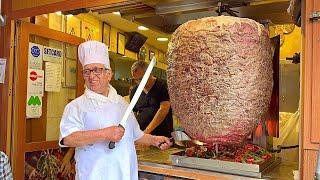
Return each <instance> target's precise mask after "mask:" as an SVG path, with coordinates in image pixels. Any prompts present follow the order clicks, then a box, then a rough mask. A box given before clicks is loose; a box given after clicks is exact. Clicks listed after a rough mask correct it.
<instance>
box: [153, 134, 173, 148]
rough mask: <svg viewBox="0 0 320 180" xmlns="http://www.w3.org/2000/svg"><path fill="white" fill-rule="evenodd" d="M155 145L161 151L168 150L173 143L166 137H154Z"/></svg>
mask: <svg viewBox="0 0 320 180" xmlns="http://www.w3.org/2000/svg"><path fill="white" fill-rule="evenodd" d="M153 139H154V140H153V145H154V146H156V147H158V148H159V149H161V150H166V149H168V148H169V147H170V146H172V142H171V141H170V139H169V138H167V137H165V136H153Z"/></svg>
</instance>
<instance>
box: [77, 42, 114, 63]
mask: <svg viewBox="0 0 320 180" xmlns="http://www.w3.org/2000/svg"><path fill="white" fill-rule="evenodd" d="M78 56H79V60H80V62H81V64H82V66H85V65H87V64H93V63H99V64H104V66H105V68H107V69H110V60H109V53H108V47H107V46H106V45H105V44H104V43H102V42H99V41H86V42H84V43H81V44H80V45H79V48H78Z"/></svg>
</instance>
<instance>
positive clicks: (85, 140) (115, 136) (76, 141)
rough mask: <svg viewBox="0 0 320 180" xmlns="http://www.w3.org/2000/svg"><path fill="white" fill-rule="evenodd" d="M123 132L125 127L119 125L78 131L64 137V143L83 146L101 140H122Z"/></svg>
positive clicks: (70, 145)
mask: <svg viewBox="0 0 320 180" xmlns="http://www.w3.org/2000/svg"><path fill="white" fill-rule="evenodd" d="M123 134H124V129H123V128H121V127H117V126H111V127H107V128H103V129H97V130H90V131H76V132H73V133H71V134H70V135H68V136H66V137H65V138H63V145H66V146H69V147H81V146H86V145H88V144H94V143H96V142H99V141H113V142H118V141H120V140H121V138H122V136H123Z"/></svg>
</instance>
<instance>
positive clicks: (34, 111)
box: [26, 95, 42, 118]
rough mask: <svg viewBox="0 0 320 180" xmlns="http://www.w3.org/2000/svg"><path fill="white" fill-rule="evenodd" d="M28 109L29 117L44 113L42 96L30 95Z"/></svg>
mask: <svg viewBox="0 0 320 180" xmlns="http://www.w3.org/2000/svg"><path fill="white" fill-rule="evenodd" d="M26 111H27V112H26V115H27V118H39V117H40V116H41V115H42V97H41V96H35V95H34V96H31V95H28V96H27V107H26Z"/></svg>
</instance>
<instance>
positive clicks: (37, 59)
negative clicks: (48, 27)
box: [28, 43, 43, 69]
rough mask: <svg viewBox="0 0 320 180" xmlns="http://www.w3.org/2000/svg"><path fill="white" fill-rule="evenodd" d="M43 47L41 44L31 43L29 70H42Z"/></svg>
mask: <svg viewBox="0 0 320 180" xmlns="http://www.w3.org/2000/svg"><path fill="white" fill-rule="evenodd" d="M42 54H43V46H42V45H40V44H35V43H29V52H28V68H29V69H42Z"/></svg>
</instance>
